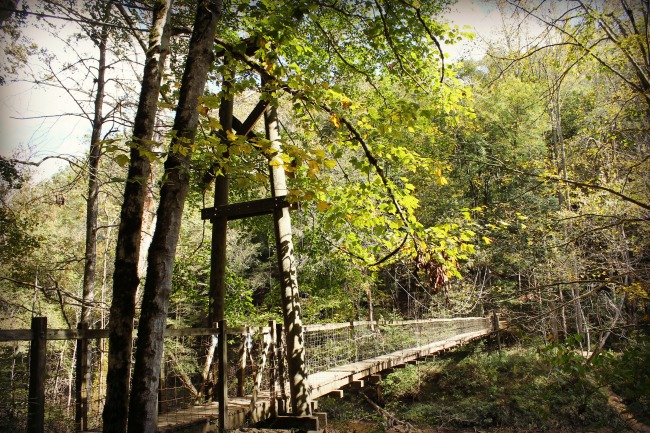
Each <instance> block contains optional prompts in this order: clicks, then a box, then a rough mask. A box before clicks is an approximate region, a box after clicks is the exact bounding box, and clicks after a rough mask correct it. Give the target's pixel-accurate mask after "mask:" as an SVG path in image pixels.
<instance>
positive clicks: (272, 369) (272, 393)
mask: <svg viewBox="0 0 650 433" xmlns="http://www.w3.org/2000/svg"><path fill="white" fill-rule="evenodd" d="M269 333H270V336H271V345H270V347H269V398H270V400H271V401H270V403H271V416H272V417H276V416H278V402H277V400H276V396H277V392H276V382H277V377H278V372H277V362H276V360H277V356H276V345H277V329H276V323H275V320H269Z"/></svg>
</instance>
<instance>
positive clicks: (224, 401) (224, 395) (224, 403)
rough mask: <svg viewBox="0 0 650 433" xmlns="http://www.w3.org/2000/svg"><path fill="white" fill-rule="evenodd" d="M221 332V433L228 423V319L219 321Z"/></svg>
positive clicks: (218, 387) (219, 339)
mask: <svg viewBox="0 0 650 433" xmlns="http://www.w3.org/2000/svg"><path fill="white" fill-rule="evenodd" d="M218 323H219V324H218V328H219V334H218V337H217V338H218V340H217V363H218V377H217V392H216V394H217V400H218V401H219V433H222V432H224V431H225V430H226V429H227V428H230V426H229V425H228V342H227V339H228V334H227V333H226V329H227V328H228V324H227V322H226V320H220V321H219V322H218Z"/></svg>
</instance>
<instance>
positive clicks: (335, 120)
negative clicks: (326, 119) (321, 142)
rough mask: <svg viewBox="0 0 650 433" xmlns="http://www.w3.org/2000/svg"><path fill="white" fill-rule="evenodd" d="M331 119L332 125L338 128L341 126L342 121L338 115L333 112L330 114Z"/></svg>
mask: <svg viewBox="0 0 650 433" xmlns="http://www.w3.org/2000/svg"><path fill="white" fill-rule="evenodd" d="M330 120H331V121H332V125H334V126H336V127H337V128H340V127H341V121H340V120H339V118H338V117H336V114H332V115H331V116H330Z"/></svg>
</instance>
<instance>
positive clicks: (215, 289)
mask: <svg viewBox="0 0 650 433" xmlns="http://www.w3.org/2000/svg"><path fill="white" fill-rule="evenodd" d="M231 92H232V83H231V82H230V81H229V80H226V81H224V86H223V96H222V99H221V106H220V107H219V122H220V123H221V126H222V128H223V133H222V134H219V135H220V137H221V140H222V141H223V142H224V143H227V137H226V132H229V131H231V130H232V110H233V95H232V93H231ZM221 156H222V157H223V158H227V157H228V151H227V150H226V151H225V152H224V153H223V154H222V155H221ZM215 172H216V173H215V180H214V206H223V205H226V204H228V184H229V182H228V176H227V174H226V167H225V165H224V164H217V166H216V167H215ZM227 228H228V217H227V216H216V217H214V218H212V249H211V250H210V300H209V306H208V308H209V313H208V315H209V320H210V323H214V322H218V321H220V320H224V319H225V316H224V305H225V293H226V282H225V281H226V280H225V278H226V238H227Z"/></svg>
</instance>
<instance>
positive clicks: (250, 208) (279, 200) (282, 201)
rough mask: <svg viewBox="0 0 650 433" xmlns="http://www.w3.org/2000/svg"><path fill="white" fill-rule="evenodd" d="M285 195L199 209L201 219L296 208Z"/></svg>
mask: <svg viewBox="0 0 650 433" xmlns="http://www.w3.org/2000/svg"><path fill="white" fill-rule="evenodd" d="M286 198H287V196H286V195H282V196H278V197H271V198H263V199H260V200H253V201H246V202H242V203H233V204H227V205H223V206H215V207H208V208H204V209H201V219H203V220H212V219H214V218H217V217H226V218H228V220H229V221H230V220H237V219H241V218H248V217H254V216H259V215H267V214H271V213H273V211H274V210H276V209H282V208H285V207H287V208H289V209H291V210H295V209H298V204H297V203H289V202H288V201H287V199H286Z"/></svg>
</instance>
